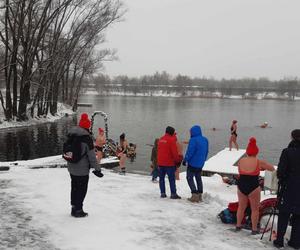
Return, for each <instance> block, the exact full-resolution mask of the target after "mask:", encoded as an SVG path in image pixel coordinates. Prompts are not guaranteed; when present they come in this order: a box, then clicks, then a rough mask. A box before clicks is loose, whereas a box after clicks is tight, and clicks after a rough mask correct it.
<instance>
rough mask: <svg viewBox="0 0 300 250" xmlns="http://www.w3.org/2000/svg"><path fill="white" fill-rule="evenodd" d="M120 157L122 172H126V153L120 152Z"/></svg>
mask: <svg viewBox="0 0 300 250" xmlns="http://www.w3.org/2000/svg"><path fill="white" fill-rule="evenodd" d="M118 157H119V159H120V163H119V164H120V173H123V174H125V162H126V154H124V153H120V154H118Z"/></svg>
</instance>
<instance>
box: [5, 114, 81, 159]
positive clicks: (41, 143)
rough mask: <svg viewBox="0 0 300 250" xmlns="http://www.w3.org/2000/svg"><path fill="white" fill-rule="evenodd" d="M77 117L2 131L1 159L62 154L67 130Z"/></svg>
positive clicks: (32, 157)
mask: <svg viewBox="0 0 300 250" xmlns="http://www.w3.org/2000/svg"><path fill="white" fill-rule="evenodd" d="M74 124H76V117H70V118H63V119H62V120H60V121H58V122H54V123H46V124H40V125H37V126H31V127H22V128H14V129H4V130H2V131H1V132H0V140H1V142H2V143H0V152H1V153H0V161H15V160H28V159H34V158H39V157H46V156H51V155H57V154H61V150H62V143H63V141H64V139H65V135H66V134H67V130H68V129H69V128H70V127H71V126H73V125H74Z"/></svg>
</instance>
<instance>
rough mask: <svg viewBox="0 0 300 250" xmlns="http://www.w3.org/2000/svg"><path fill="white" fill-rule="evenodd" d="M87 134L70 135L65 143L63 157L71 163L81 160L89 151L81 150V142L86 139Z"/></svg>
mask: <svg viewBox="0 0 300 250" xmlns="http://www.w3.org/2000/svg"><path fill="white" fill-rule="evenodd" d="M86 137H87V136H76V135H68V139H67V141H66V142H65V143H64V145H63V155H62V157H63V158H64V159H65V160H66V161H67V162H70V163H77V162H79V161H80V160H81V159H82V158H83V157H84V156H85V155H86V154H87V152H85V153H83V154H82V152H81V143H82V142H85V141H86Z"/></svg>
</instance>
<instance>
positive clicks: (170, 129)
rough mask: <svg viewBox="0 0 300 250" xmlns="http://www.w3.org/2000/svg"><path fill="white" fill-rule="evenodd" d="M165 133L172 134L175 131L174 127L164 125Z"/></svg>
mask: <svg viewBox="0 0 300 250" xmlns="http://www.w3.org/2000/svg"><path fill="white" fill-rule="evenodd" d="M166 133H167V134H169V135H174V133H175V129H174V128H173V127H170V126H168V127H166Z"/></svg>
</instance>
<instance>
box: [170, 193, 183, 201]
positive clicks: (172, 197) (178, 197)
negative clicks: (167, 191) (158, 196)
mask: <svg viewBox="0 0 300 250" xmlns="http://www.w3.org/2000/svg"><path fill="white" fill-rule="evenodd" d="M170 198H171V199H174V200H176V199H181V197H180V196H179V195H178V194H171V197H170Z"/></svg>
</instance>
